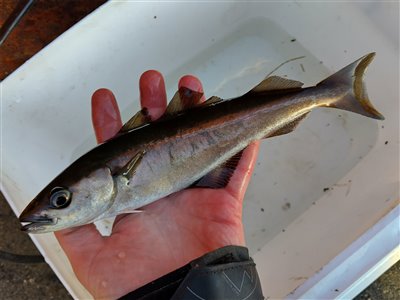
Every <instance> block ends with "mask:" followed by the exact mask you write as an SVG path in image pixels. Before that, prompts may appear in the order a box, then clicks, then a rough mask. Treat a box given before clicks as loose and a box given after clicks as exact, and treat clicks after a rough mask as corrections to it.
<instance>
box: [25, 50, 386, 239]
mask: <svg viewBox="0 0 400 300" xmlns="http://www.w3.org/2000/svg"><path fill="white" fill-rule="evenodd" d="M374 56H375V53H369V54H367V55H365V56H363V57H361V58H360V59H358V60H356V61H355V62H353V63H351V64H349V65H348V66H346V67H344V68H343V69H341V70H340V71H338V72H336V73H334V74H333V75H331V76H329V77H328V78H326V79H325V80H323V81H321V82H319V83H318V84H316V85H315V86H310V87H303V83H302V82H300V81H296V80H291V79H287V78H282V77H279V76H273V75H271V76H267V77H266V78H265V79H264V80H263V81H262V82H261V83H259V84H258V85H256V86H255V87H253V88H252V89H251V90H250V91H249V92H247V93H245V94H244V95H242V96H240V97H236V98H232V99H226V100H224V99H221V98H219V97H216V96H213V97H211V98H209V99H208V100H206V101H205V102H203V103H199V101H198V100H199V99H200V98H201V97H202V96H203V95H202V94H201V93H198V92H196V91H193V90H190V89H187V88H180V89H179V90H178V91H177V92H176V94H175V95H174V97H173V98H172V100H171V101H170V103H169V105H168V106H167V109H166V111H165V114H164V115H163V116H162V117H161V118H160V119H158V120H155V121H151V119H150V118H149V116H148V114H147V112H146V110H145V109H143V110H141V111H139V112H138V113H137V114H136V115H134V116H133V117H132V118H131V119H130V120H129V121H128V122H127V123H125V125H123V127H122V128H121V130H120V132H119V133H118V134H117V135H116V136H115V137H113V138H112V139H110V140H108V141H106V142H104V143H103V144H100V145H98V146H97V147H95V148H94V149H92V150H91V151H89V152H87V153H86V154H84V155H83V156H81V157H80V158H78V159H77V160H76V161H75V162H73V163H72V164H71V165H70V166H68V167H67V168H66V169H65V170H64V171H63V172H61V173H60V174H59V175H58V176H57V177H55V178H54V180H52V181H51V182H50V183H49V184H48V185H47V186H46V187H45V188H44V189H43V190H42V191H41V192H40V193H39V194H38V195H37V196H36V197H35V198H34V199H33V200H32V201H31V202H30V203H29V205H28V206H27V207H26V208H25V209H24V211H23V212H22V214H21V215H20V217H19V220H20V222H21V223H26V224H25V225H23V226H22V230H23V231H25V232H27V233H46V232H54V231H58V230H61V229H65V228H71V227H75V226H80V225H84V224H89V223H93V222H95V221H98V220H101V219H104V218H108V217H113V216H117V215H119V214H122V213H128V212H135V211H137V210H138V209H139V208H141V207H143V206H145V205H147V204H150V203H152V202H154V201H157V200H158V199H160V198H163V197H165V196H168V195H170V194H172V193H175V192H177V191H180V190H183V189H187V188H213V189H218V188H223V187H225V186H226V185H227V184H228V183H229V180H230V178H231V176H232V174H233V173H234V171H235V168H236V166H237V164H238V162H239V160H240V157H241V153H242V151H243V150H244V149H245V148H246V147H247V146H248V145H249V144H250V143H252V142H253V141H256V140H260V139H264V138H271V137H275V136H280V135H284V134H287V133H290V132H292V131H293V130H295V128H296V127H297V126H298V125H299V123H300V122H301V121H302V120H304V119H305V117H306V116H307V115H308V114H309V113H310V112H311V111H312V110H313V109H315V108H319V107H329V108H336V109H342V110H346V111H349V112H353V113H357V114H360V115H363V116H366V117H369V118H373V119H377V120H383V119H384V117H383V115H382V114H381V113H379V112H378V111H377V110H376V109H375V108H374V107H373V105H372V103H371V102H370V100H369V98H368V95H367V91H366V88H365V85H364V82H363V77H364V73H365V70H366V69H367V67H368V65H369V64H370V63H371V61H372V60H373V58H374ZM185 99H186V100H185ZM187 99H190V101H187ZM163 201H168V199H165V200H163Z"/></svg>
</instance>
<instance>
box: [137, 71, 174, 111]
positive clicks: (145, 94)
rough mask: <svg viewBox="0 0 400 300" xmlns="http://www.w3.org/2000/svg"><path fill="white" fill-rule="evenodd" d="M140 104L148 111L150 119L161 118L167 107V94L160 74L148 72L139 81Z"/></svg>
mask: <svg viewBox="0 0 400 300" xmlns="http://www.w3.org/2000/svg"><path fill="white" fill-rule="evenodd" d="M139 90H140V104H141V106H142V107H145V108H147V109H148V112H149V115H150V116H151V118H152V119H158V118H159V117H161V116H162V115H163V113H164V111H165V109H166V107H167V92H166V90H165V82H164V77H163V76H162V74H161V73H160V72H158V71H156V70H148V71H146V72H144V73H143V74H142V76H140V79H139Z"/></svg>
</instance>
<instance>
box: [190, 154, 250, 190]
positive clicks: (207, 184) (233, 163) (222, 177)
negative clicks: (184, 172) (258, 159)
mask: <svg viewBox="0 0 400 300" xmlns="http://www.w3.org/2000/svg"><path fill="white" fill-rule="evenodd" d="M242 154H243V150H242V151H240V152H238V153H236V154H235V155H234V156H232V157H231V158H230V159H228V160H227V161H226V162H224V163H223V164H222V165H220V166H218V167H216V168H215V169H214V170H212V171H211V172H210V173H208V174H207V175H205V176H203V177H202V178H200V179H199V180H198V181H196V182H195V183H193V185H192V186H191V187H204V188H212V189H220V188H224V187H226V186H227V185H228V183H229V180H230V179H231V177H232V175H233V173H234V172H235V170H236V167H237V165H238V164H239V161H240V158H241V157H242Z"/></svg>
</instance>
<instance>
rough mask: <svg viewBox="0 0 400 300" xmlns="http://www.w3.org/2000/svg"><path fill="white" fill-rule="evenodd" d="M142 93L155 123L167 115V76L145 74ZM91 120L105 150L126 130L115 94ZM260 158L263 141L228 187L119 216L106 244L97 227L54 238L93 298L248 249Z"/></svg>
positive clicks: (184, 82)
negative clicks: (248, 197)
mask: <svg viewBox="0 0 400 300" xmlns="http://www.w3.org/2000/svg"><path fill="white" fill-rule="evenodd" d="M139 86H140V102H141V105H142V107H146V108H147V109H148V112H149V114H150V116H151V118H152V120H155V119H157V118H159V117H160V116H162V114H163V112H164V111H165V108H166V104H167V98H166V92H165V85H164V80H163V78H162V75H161V74H160V73H158V72H157V71H147V72H145V73H143V74H142V76H141V78H140V83H139ZM181 86H184V87H187V88H190V89H192V90H195V91H199V92H203V88H202V85H201V83H200V81H199V80H198V79H197V78H195V77H193V76H185V77H182V78H181V80H180V82H179V87H181ZM203 99H204V97H203ZM92 121H93V126H94V130H95V133H96V138H97V141H98V142H99V143H102V142H104V141H106V140H108V139H109V138H111V137H113V136H114V135H115V134H116V133H117V132H118V131H119V129H120V128H121V126H122V123H121V117H120V114H119V110H118V106H117V104H116V101H115V98H114V96H113V94H112V93H111V92H110V91H108V90H106V89H100V90H98V91H96V92H95V93H94V94H93V97H92ZM257 152H258V142H255V143H253V144H251V145H250V146H248V147H247V149H246V150H245V151H244V153H243V155H242V158H241V160H240V162H239V165H238V166H237V169H236V171H235V173H234V175H233V176H232V178H231V180H230V182H229V184H228V185H227V186H226V187H225V188H223V189H207V188H195V189H186V190H183V191H180V192H177V193H174V194H172V195H170V196H168V197H165V198H164V199H162V200H160V201H156V202H154V203H152V204H150V205H147V206H145V207H144V208H143V209H142V210H143V212H142V213H136V214H125V215H120V216H118V217H117V218H116V220H115V222H114V225H113V229H112V234H111V235H110V236H108V237H103V236H101V235H100V233H99V232H98V231H97V229H96V228H95V226H94V225H93V224H89V225H84V226H80V227H75V228H71V229H65V230H61V231H58V232H56V233H55V235H56V237H57V239H58V241H59V243H60V244H61V247H62V248H63V250H64V252H65V253H66V255H67V256H68V259H69V261H70V263H71V265H72V268H73V269H74V272H75V274H76V276H77V277H78V279H79V280H80V282H81V283H82V284H83V285H84V286H85V287H86V288H87V290H88V291H89V292H90V293H91V294H92V295H93V296H94V297H95V298H118V297H121V296H123V295H125V294H127V293H129V292H131V291H133V290H135V289H137V288H139V287H141V286H143V285H145V284H146V283H148V282H151V281H152V280H155V279H157V278H159V277H161V276H162V275H165V274H167V273H169V272H171V271H173V270H175V269H178V268H179V267H181V266H183V265H185V264H187V263H188V262H190V261H192V260H193V259H195V258H197V257H199V256H202V255H203V254H205V253H207V252H210V251H213V250H215V249H217V248H220V247H223V246H227V245H244V243H245V242H244V233H243V225H242V202H243V197H244V194H245V191H246V188H247V186H248V183H249V180H250V177H251V173H252V170H253V168H254V164H255V161H256V157H257Z"/></svg>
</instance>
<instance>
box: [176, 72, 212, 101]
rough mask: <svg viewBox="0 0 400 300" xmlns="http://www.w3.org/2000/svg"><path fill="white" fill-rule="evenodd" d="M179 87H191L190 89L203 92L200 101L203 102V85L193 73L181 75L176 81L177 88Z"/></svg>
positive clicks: (204, 98)
mask: <svg viewBox="0 0 400 300" xmlns="http://www.w3.org/2000/svg"><path fill="white" fill-rule="evenodd" d="M181 87H186V88H188V89H191V90H192V91H195V92H199V93H203V96H202V97H201V99H200V102H204V101H205V100H206V97H205V96H204V90H203V85H202V84H201V82H200V80H199V79H198V78H197V77H195V76H193V75H185V76H183V77H182V78H181V79H180V80H179V83H178V88H181Z"/></svg>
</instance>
